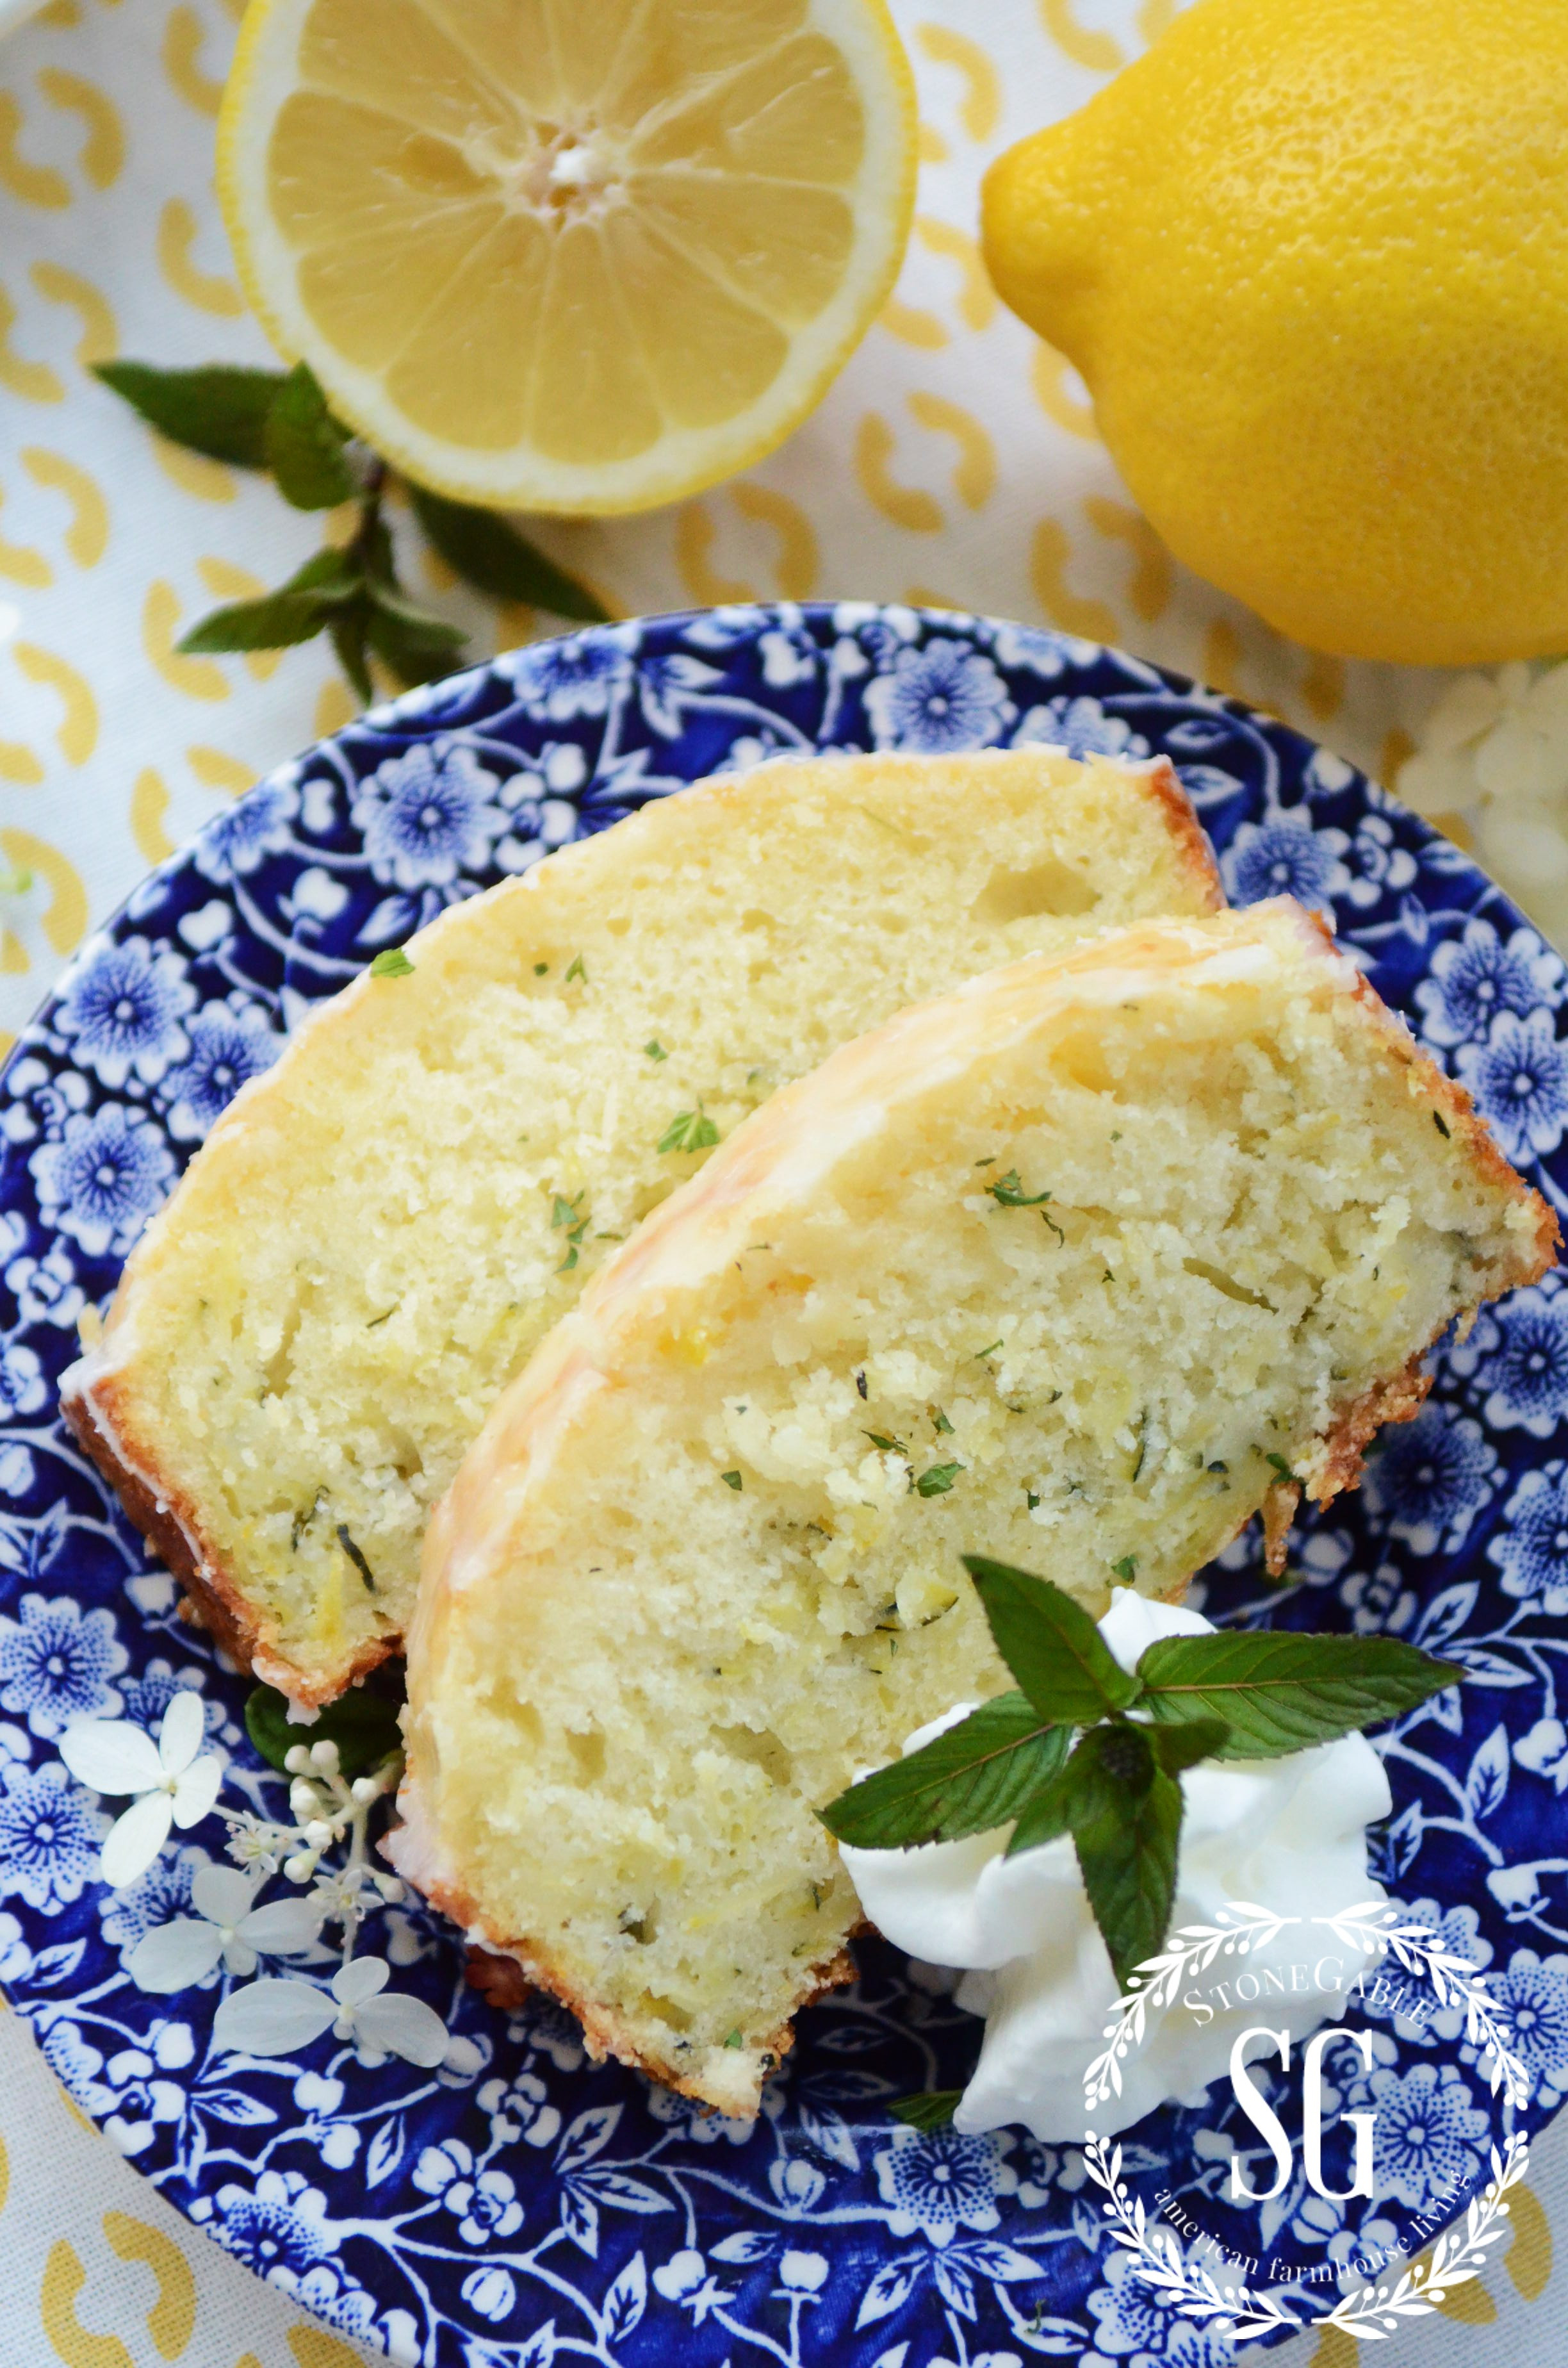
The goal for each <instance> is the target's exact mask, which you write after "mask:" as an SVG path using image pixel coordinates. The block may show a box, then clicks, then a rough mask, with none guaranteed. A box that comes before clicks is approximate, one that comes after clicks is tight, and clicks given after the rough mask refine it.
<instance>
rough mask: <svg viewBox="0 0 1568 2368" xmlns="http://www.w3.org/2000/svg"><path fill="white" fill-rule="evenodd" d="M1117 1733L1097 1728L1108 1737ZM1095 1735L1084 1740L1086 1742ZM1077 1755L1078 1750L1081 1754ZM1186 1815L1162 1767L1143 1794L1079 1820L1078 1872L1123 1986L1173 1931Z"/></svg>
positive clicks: (1075, 1829)
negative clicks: (1178, 1856) (1177, 1863)
mask: <svg viewBox="0 0 1568 2368" xmlns="http://www.w3.org/2000/svg"><path fill="white" fill-rule="evenodd" d="M1116 1731H1117V1730H1113V1729H1111V1728H1108V1727H1100V1728H1097V1729H1096V1733H1097V1734H1101V1735H1107V1734H1110V1733H1113V1732H1116ZM1119 1731H1120V1732H1122V1733H1127V1732H1130V1731H1135V1730H1129V1729H1126V1728H1123V1729H1121V1730H1119ZM1090 1740H1092V1738H1091V1737H1089V1736H1085V1743H1087V1742H1089V1741H1090ZM1079 1748H1080V1750H1081V1749H1082V1748H1083V1746H1080V1747H1079ZM1077 1757H1078V1753H1077V1752H1074V1759H1076V1758H1077ZM1181 1812H1182V1798H1181V1786H1180V1785H1179V1784H1178V1783H1177V1782H1176V1779H1175V1777H1174V1776H1167V1775H1166V1774H1165V1771H1164V1770H1163V1769H1158V1768H1155V1769H1153V1770H1152V1771H1151V1775H1150V1781H1149V1783H1148V1785H1147V1787H1146V1788H1145V1789H1143V1790H1142V1791H1141V1792H1131V1793H1127V1794H1126V1795H1125V1796H1124V1797H1123V1798H1122V1799H1121V1800H1120V1801H1119V1802H1118V1804H1116V1805H1115V1806H1114V1807H1102V1808H1100V1809H1099V1810H1098V1811H1097V1813H1096V1814H1094V1815H1091V1816H1086V1817H1084V1818H1083V1819H1081V1820H1080V1819H1077V1818H1074V1826H1073V1847H1074V1850H1075V1851H1076V1852H1077V1857H1078V1871H1079V1873H1081V1874H1082V1876H1083V1878H1084V1888H1085V1891H1086V1892H1087V1893H1088V1895H1089V1907H1090V1908H1091V1910H1092V1912H1093V1915H1094V1918H1095V1922H1096V1924H1097V1925H1098V1926H1099V1930H1100V1937H1101V1939H1102V1940H1103V1941H1104V1942H1105V1944H1106V1949H1107V1952H1108V1954H1109V1957H1110V1962H1111V1969H1112V1971H1113V1972H1114V1974H1115V1975H1116V1978H1117V1983H1118V1985H1119V1987H1120V1988H1122V1989H1125V1988H1126V1987H1127V1985H1128V1980H1129V1977H1130V1975H1131V1973H1132V1970H1133V1968H1134V1967H1135V1966H1136V1965H1139V1964H1142V1961H1143V1960H1144V1958H1145V1957H1152V1956H1153V1955H1154V1954H1155V1952H1156V1951H1158V1950H1159V1949H1160V1948H1161V1947H1162V1946H1163V1945H1164V1942H1165V1934H1166V1933H1167V1932H1168V1931H1169V1930H1170V1921H1171V1907H1172V1905H1173V1903H1174V1901H1175V1898H1176V1859H1177V1853H1178V1850H1179V1846H1180V1840H1181Z"/></svg>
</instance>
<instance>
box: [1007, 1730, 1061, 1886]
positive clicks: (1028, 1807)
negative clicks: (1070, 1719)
mask: <svg viewBox="0 0 1568 2368" xmlns="http://www.w3.org/2000/svg"><path fill="white" fill-rule="evenodd" d="M1061 1732H1062V1733H1065V1732H1066V1730H1065V1729H1062V1730H1061ZM1073 1758H1074V1759H1076V1758H1077V1753H1076V1752H1074V1755H1073ZM1072 1770H1073V1760H1072V1759H1069V1760H1068V1762H1067V1764H1066V1766H1065V1767H1064V1768H1062V1769H1061V1770H1059V1771H1058V1772H1057V1774H1056V1775H1054V1776H1053V1777H1051V1780H1050V1781H1049V1782H1047V1783H1044V1784H1042V1785H1041V1786H1040V1789H1039V1791H1038V1792H1035V1793H1030V1795H1029V1797H1028V1800H1027V1801H1026V1802H1025V1804H1024V1805H1023V1807H1022V1808H1021V1809H1020V1810H1019V1812H1018V1822H1017V1825H1016V1826H1015V1827H1014V1828H1013V1838H1012V1839H1011V1841H1010V1842H1009V1843H1008V1844H1007V1850H1006V1855H1007V1856H1008V1857H1009V1858H1017V1855H1018V1852H1019V1851H1020V1850H1038V1849H1039V1848H1040V1844H1041V1843H1042V1842H1053V1841H1055V1840H1056V1839H1057V1837H1058V1836H1059V1835H1061V1834H1064V1833H1066V1832H1067V1831H1068V1829H1069V1827H1071V1825H1072V1823H1073V1803H1074V1794H1075V1792H1076V1779H1075V1778H1074V1775H1073V1772H1072Z"/></svg>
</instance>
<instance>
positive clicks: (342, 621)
mask: <svg viewBox="0 0 1568 2368" xmlns="http://www.w3.org/2000/svg"><path fill="white" fill-rule="evenodd" d="M366 618H367V609H366V604H365V603H364V602H363V601H362V600H360V601H355V602H354V603H353V604H352V605H351V606H350V607H349V608H347V609H339V610H338V611H337V613H336V614H335V616H334V617H333V619H332V620H331V622H330V623H329V625H328V626H327V632H328V634H329V635H330V637H331V640H332V646H333V649H334V650H335V653H336V655H337V663H338V665H339V666H341V667H342V668H343V671H344V673H345V674H346V675H347V677H348V680H349V683H350V685H351V686H352V688H353V689H354V691H355V694H356V696H357V697H358V700H359V701H360V704H361V705H362V706H365V707H369V703H370V700H371V699H372V697H373V696H374V685H373V684H372V683H371V680H370V667H369V659H368V657H367V655H366V648H365V625H366Z"/></svg>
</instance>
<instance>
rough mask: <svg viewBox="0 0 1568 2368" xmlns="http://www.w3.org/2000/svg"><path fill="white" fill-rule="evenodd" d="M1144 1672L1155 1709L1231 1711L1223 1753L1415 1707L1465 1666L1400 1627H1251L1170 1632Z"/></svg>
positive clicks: (1354, 1726) (1260, 1753)
mask: <svg viewBox="0 0 1568 2368" xmlns="http://www.w3.org/2000/svg"><path fill="white" fill-rule="evenodd" d="M1138 1675H1139V1677H1140V1678H1141V1679H1142V1681H1143V1685H1144V1688H1145V1698H1144V1702H1143V1705H1142V1706H1143V1707H1144V1708H1146V1709H1148V1710H1149V1711H1151V1712H1152V1713H1153V1716H1154V1717H1155V1718H1156V1719H1158V1720H1161V1721H1163V1722H1165V1723H1167V1724H1170V1723H1174V1722H1176V1721H1177V1720H1188V1719H1199V1718H1202V1719H1210V1718H1218V1719H1222V1720H1223V1721H1224V1722H1225V1724H1226V1725H1227V1726H1229V1727H1230V1729H1231V1734H1230V1736H1229V1739H1228V1740H1227V1741H1226V1742H1225V1743H1224V1744H1223V1745H1221V1748H1220V1750H1219V1752H1218V1754H1217V1755H1216V1756H1217V1757H1218V1758H1220V1759H1277V1758H1278V1757H1279V1756H1280V1755H1281V1754H1283V1753H1285V1752H1288V1751H1303V1750H1305V1749H1306V1748H1308V1746H1309V1745H1311V1744H1314V1743H1327V1742H1330V1741H1332V1740H1333V1738H1334V1737H1335V1736H1339V1735H1351V1734H1354V1733H1355V1732H1356V1731H1357V1730H1358V1729H1359V1728H1361V1727H1365V1726H1375V1725H1377V1724H1378V1723H1379V1721H1380V1720H1381V1719H1385V1718H1392V1717H1393V1716H1395V1714H1396V1713H1398V1712H1400V1711H1404V1710H1414V1709H1415V1705H1416V1704H1417V1703H1418V1702H1425V1701H1426V1697H1427V1696H1428V1695H1429V1694H1435V1693H1439V1692H1441V1691H1442V1690H1443V1688H1444V1687H1446V1686H1451V1685H1457V1684H1458V1683H1459V1681H1460V1679H1461V1678H1462V1677H1463V1675H1464V1672H1463V1670H1462V1669H1460V1668H1458V1667H1457V1666H1456V1665H1455V1664H1454V1663H1453V1662H1452V1661H1439V1660H1435V1659H1434V1658H1433V1657H1432V1656H1431V1655H1430V1654H1428V1653H1423V1652H1421V1651H1420V1650H1419V1649H1418V1647H1417V1646H1415V1645H1402V1644H1401V1643H1400V1642H1399V1641H1398V1640H1397V1638H1395V1637H1392V1636H1315V1635H1297V1634H1291V1633H1290V1631H1288V1630H1279V1631H1278V1632H1276V1631H1273V1630H1269V1629H1224V1630H1221V1632H1220V1633H1219V1634H1216V1635H1212V1636H1164V1637H1161V1638H1160V1639H1159V1641H1158V1642H1157V1643H1155V1644H1153V1645H1150V1646H1149V1648H1148V1650H1147V1652H1145V1653H1144V1655H1143V1656H1142V1659H1141V1660H1140V1662H1139V1664H1138Z"/></svg>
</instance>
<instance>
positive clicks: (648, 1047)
mask: <svg viewBox="0 0 1568 2368" xmlns="http://www.w3.org/2000/svg"><path fill="white" fill-rule="evenodd" d="M642 1050H643V1051H644V1053H647V1055H648V1058H649V1059H650V1061H667V1060H668V1059H669V1057H670V1056H669V1054H668V1053H666V1052H665V1048H664V1046H663V1045H662V1044H661V1043H660V1042H659V1040H658V1038H657V1037H656V1036H650V1037H649V1039H648V1042H646V1043H645V1044H644V1045H643V1047H642Z"/></svg>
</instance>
